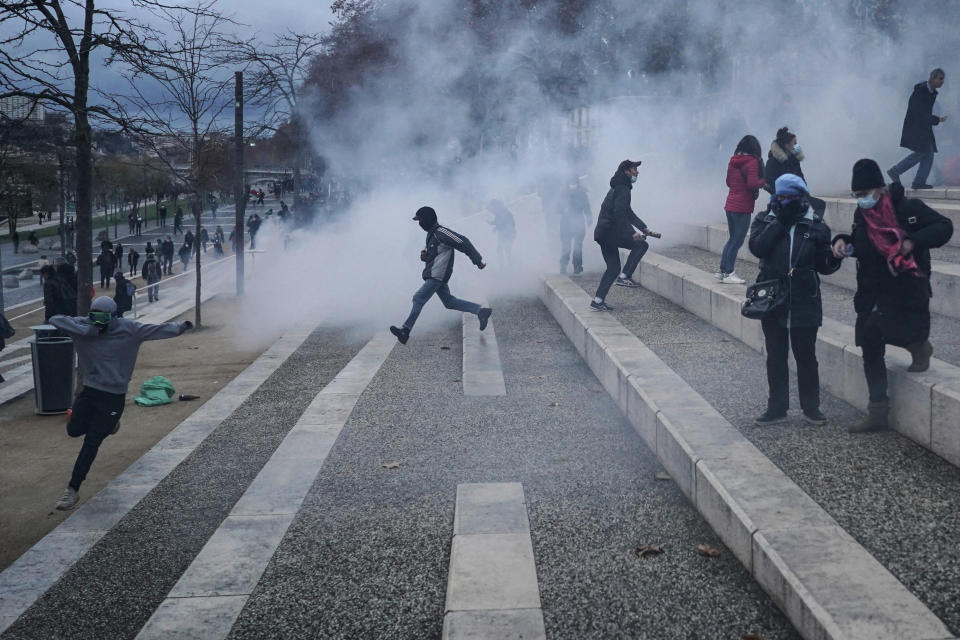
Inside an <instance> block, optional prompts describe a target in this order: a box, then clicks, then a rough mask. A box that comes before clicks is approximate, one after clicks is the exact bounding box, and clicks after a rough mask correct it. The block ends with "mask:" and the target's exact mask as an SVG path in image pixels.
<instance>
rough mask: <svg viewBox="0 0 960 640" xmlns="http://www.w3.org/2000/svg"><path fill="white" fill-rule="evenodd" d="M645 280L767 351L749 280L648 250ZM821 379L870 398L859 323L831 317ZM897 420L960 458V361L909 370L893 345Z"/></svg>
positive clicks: (928, 444) (937, 449)
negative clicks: (744, 309)
mask: <svg viewBox="0 0 960 640" xmlns="http://www.w3.org/2000/svg"><path fill="white" fill-rule="evenodd" d="M640 281H641V283H642V284H643V286H644V287H646V288H647V289H649V290H650V291H653V292H655V293H657V294H658V295H660V296H662V297H664V298H666V299H668V300H670V301H671V302H674V303H675V304H677V305H680V306H682V307H683V308H685V309H687V310H688V311H690V312H692V313H693V314H694V315H696V316H698V317H700V318H702V319H704V320H706V321H707V322H709V323H711V324H712V325H714V326H715V327H718V328H720V329H722V330H723V331H725V332H727V333H728V334H730V335H732V336H733V337H734V338H736V339H738V340H740V341H742V342H744V343H745V344H747V345H749V346H750V347H752V348H753V349H755V350H757V351H760V352H763V350H764V338H763V332H762V331H761V329H760V322H759V321H757V320H750V319H748V318H744V317H743V316H742V315H741V314H740V308H741V306H742V305H743V300H744V287H743V286H742V285H741V286H734V285H724V284H721V283H719V282H718V281H717V280H716V278H714V276H713V274H712V273H709V272H707V271H704V270H702V269H699V268H697V267H695V266H691V265H689V264H685V263H683V262H680V261H678V260H674V259H672V258H668V257H666V256H664V255H661V254H657V253H654V252H652V251H651V252H648V253H647V254H646V255H645V256H644V258H643V262H642V263H641V267H640ZM817 359H818V360H819V362H820V383H821V386H822V387H823V388H824V389H826V390H828V391H829V392H830V393H832V394H834V395H836V396H837V397H838V398H842V399H843V400H845V401H847V402H849V403H850V404H852V405H853V406H855V407H857V408H858V409H861V410H865V409H866V405H867V391H866V381H865V380H864V377H863V361H862V359H861V354H860V348H859V347H857V346H856V345H855V343H854V331H853V327H852V326H850V325H847V324H843V323H841V322H838V321H836V320H832V319H830V318H827V317H825V318H824V320H823V326H822V327H821V328H820V331H819V333H818V336H817ZM886 360H887V375H888V379H889V386H890V388H889V393H890V398H891V411H890V422H891V425H892V426H893V427H894V428H895V429H896V430H897V431H899V432H900V433H901V434H903V435H905V436H907V437H908V438H910V439H911V440H913V441H914V442H916V443H917V444H919V445H920V446H922V447H924V448H926V449H928V450H930V451H932V452H934V453H936V454H937V455H938V456H940V457H942V458H944V459H946V460H947V461H949V462H951V463H952V464H954V465H960V423H958V421H957V415H960V367H958V366H955V365H952V364H949V363H947V362H944V361H942V360H939V359H937V358H932V359H931V363H930V369H929V370H928V371H925V372H923V373H907V371H906V369H907V367H908V366H909V365H910V362H911V358H910V356H909V355H908V354H907V353H906V351H904V350H902V349H890V350H888V351H887V355H886Z"/></svg>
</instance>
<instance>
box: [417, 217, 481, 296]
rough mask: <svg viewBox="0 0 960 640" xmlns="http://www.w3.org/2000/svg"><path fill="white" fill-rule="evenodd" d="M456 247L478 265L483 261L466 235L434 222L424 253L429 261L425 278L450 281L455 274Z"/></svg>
mask: <svg viewBox="0 0 960 640" xmlns="http://www.w3.org/2000/svg"><path fill="white" fill-rule="evenodd" d="M454 249H456V250H457V251H462V252H464V253H465V254H467V257H469V258H470V261H471V262H473V264H475V265H477V266H478V267H479V266H480V265H481V264H482V263H483V258H481V257H480V253H479V252H478V251H477V250H476V249H475V248H474V246H473V244H471V242H470V240H468V239H467V237H466V236H462V235H460V234H459V233H456V232H455V231H451V230H450V229H447V228H446V227H442V226H440V224H439V223H434V225H433V227H432V228H431V229H430V231H428V232H427V242H426V247H425V248H424V253H423V254H422V255H423V261H424V262H426V263H427V264H426V266H425V267H424V268H423V279H424V280H430V279H433V280H440V281H441V282H449V281H450V276H452V275H453V255H454V254H453V250H454Z"/></svg>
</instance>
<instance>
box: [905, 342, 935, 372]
mask: <svg viewBox="0 0 960 640" xmlns="http://www.w3.org/2000/svg"><path fill="white" fill-rule="evenodd" d="M907 351H909V352H910V355H911V356H912V357H913V362H912V363H911V364H910V366H909V367H907V371H926V370H927V369H929V368H930V356H932V355H933V345H932V344H930V341H929V340H924V341H923V342H914V343H913V344H911V345H907Z"/></svg>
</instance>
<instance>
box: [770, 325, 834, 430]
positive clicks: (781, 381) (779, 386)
mask: <svg viewBox="0 0 960 640" xmlns="http://www.w3.org/2000/svg"><path fill="white" fill-rule="evenodd" d="M761 327H762V328H763V337H764V340H765V342H766V346H767V385H768V387H769V388H770V397H769V399H768V400H767V407H768V408H769V409H771V410H772V411H775V412H781V411H786V410H787V409H789V408H790V370H789V368H788V367H787V350H788V349H790V348H791V347H792V348H793V359H794V360H796V362H797V388H798V391H799V395H800V408H801V409H802V410H803V411H804V412H807V413H810V412H813V411H815V410H819V409H820V372H819V370H818V365H817V350H816V344H817V330H818V328H819V327H803V328H795V329H787V328H785V327H781V326H780V323H779V322H778V321H777V320H776V319H764V320H761Z"/></svg>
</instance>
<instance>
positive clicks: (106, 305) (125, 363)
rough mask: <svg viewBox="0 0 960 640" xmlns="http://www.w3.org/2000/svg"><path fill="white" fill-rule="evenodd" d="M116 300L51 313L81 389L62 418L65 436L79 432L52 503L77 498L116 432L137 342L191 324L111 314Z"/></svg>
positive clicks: (64, 505)
mask: <svg viewBox="0 0 960 640" xmlns="http://www.w3.org/2000/svg"><path fill="white" fill-rule="evenodd" d="M116 313H117V304H116V303H115V302H114V301H113V300H111V299H110V298H108V297H107V296H100V297H99V298H97V299H96V300H94V301H93V304H91V305H90V315H89V317H87V318H71V317H69V316H63V315H56V316H53V317H52V318H50V324H52V325H53V326H55V327H56V328H57V329H60V330H61V331H63V332H64V333H66V334H67V335H69V336H70V337H71V338H73V344H74V346H75V347H76V349H77V359H78V360H79V362H80V373H81V375H82V376H83V390H82V391H80V393H79V394H78V395H77V397H76V398H74V399H73V409H72V410H71V415H70V420H69V422H67V434H68V435H69V436H70V437H71V438H79V437H80V436H84V438H83V446H82V447H81V448H80V454H79V455H78V456H77V461H76V463H75V464H74V465H73V475H72V476H71V478H70V484H68V485H67V488H66V490H64V492H63V495H62V496H60V500H58V501H57V509H59V510H61V511H65V510H67V509H72V508H73V507H74V505H76V504H77V500H78V499H79V498H78V492H79V490H80V484H81V483H82V482H83V481H84V480H85V479H86V477H87V472H88V471H90V465H92V464H93V461H94V459H95V458H96V457H97V451H99V450H100V444H101V443H102V442H103V441H104V439H106V437H107V436H109V435H112V434H114V433H116V432H117V430H118V429H119V427H120V416H121V415H123V405H124V402H125V401H126V394H127V385H129V384H130V377H131V376H132V375H133V368H134V365H136V363H137V352H138V351H139V350H140V344H141V343H143V342H144V341H146V340H163V339H164V338H175V337H176V336H179V335H181V334H182V333H183V332H184V331H187V330H189V329H192V328H193V323H192V322H190V321H189V320H187V321H185V322H167V323H165V324H140V323H139V322H134V321H133V320H127V319H125V318H118V317H116Z"/></svg>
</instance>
